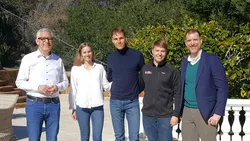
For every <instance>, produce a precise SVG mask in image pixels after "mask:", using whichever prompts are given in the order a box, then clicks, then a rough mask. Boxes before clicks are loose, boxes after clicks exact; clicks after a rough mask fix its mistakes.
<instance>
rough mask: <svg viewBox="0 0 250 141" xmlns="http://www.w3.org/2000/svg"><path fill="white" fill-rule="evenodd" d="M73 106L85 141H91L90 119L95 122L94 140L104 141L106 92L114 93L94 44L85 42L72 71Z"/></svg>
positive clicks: (73, 115) (71, 90)
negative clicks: (96, 60)
mask: <svg viewBox="0 0 250 141" xmlns="http://www.w3.org/2000/svg"><path fill="white" fill-rule="evenodd" d="M70 80H71V81H70V94H69V104H70V109H72V118H73V120H77V121H78V124H79V128H80V134H81V141H89V136H90V135H89V134H90V119H91V120H92V128H93V129H92V133H93V141H101V140H102V129H103V121H104V111H103V90H105V91H108V90H110V87H111V84H110V83H109V82H108V81H107V76H106V71H105V69H104V67H103V66H102V65H101V64H98V63H96V62H95V58H94V51H93V48H92V46H91V45H90V44H88V43H82V44H81V45H80V46H79V49H78V51H77V54H76V58H75V61H74V63H73V67H72V69H71V79H70Z"/></svg>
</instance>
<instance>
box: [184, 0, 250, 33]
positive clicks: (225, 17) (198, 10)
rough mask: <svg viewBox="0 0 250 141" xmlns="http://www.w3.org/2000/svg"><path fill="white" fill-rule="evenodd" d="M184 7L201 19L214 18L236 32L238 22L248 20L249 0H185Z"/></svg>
mask: <svg viewBox="0 0 250 141" xmlns="http://www.w3.org/2000/svg"><path fill="white" fill-rule="evenodd" d="M184 3H185V5H186V9H188V10H190V12H192V15H196V16H198V17H200V19H202V20H203V21H210V20H216V21H218V22H219V23H220V24H221V25H223V27H224V28H226V29H229V30H231V31H236V32H238V29H237V28H236V27H237V26H235V25H238V24H242V23H244V24H246V23H247V22H248V21H249V20H250V11H249V8H250V1H249V0H219V1H218V0H187V1H184Z"/></svg>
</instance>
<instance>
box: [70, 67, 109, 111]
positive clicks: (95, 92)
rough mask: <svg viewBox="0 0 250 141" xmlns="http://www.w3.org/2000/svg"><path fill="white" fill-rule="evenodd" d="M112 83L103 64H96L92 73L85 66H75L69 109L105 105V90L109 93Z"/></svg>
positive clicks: (71, 80) (72, 73)
mask: <svg viewBox="0 0 250 141" xmlns="http://www.w3.org/2000/svg"><path fill="white" fill-rule="evenodd" d="M110 87H111V83H109V82H108V81H107V74H106V71H105V69H104V67H103V66H102V65H101V64H97V63H94V65H93V67H92V68H91V70H90V71H88V70H86V69H85V68H84V65H81V66H73V67H72V69H71V78H70V93H69V105H70V106H69V108H70V109H76V105H77V106H79V107H81V108H91V107H98V106H102V105H103V90H105V91H109V90H110Z"/></svg>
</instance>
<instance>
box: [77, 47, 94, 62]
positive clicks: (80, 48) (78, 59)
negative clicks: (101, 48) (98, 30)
mask: <svg viewBox="0 0 250 141" xmlns="http://www.w3.org/2000/svg"><path fill="white" fill-rule="evenodd" d="M85 47H89V48H90V50H91V51H92V61H93V62H94V61H95V53H94V50H93V47H92V45H90V44H89V43H81V44H80V46H79V48H78V50H77V52H76V57H75V60H74V62H73V66H81V65H82V64H84V60H83V58H82V49H83V48H85Z"/></svg>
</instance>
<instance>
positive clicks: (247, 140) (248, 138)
mask: <svg viewBox="0 0 250 141" xmlns="http://www.w3.org/2000/svg"><path fill="white" fill-rule="evenodd" d="M142 100H143V98H140V99H139V101H140V107H142ZM242 107H243V109H244V111H245V123H244V126H243V132H244V133H245V135H244V136H243V138H242V139H241V136H240V135H239V133H240V132H241V125H240V121H239V117H240V113H239V112H240V111H241V110H242ZM230 110H233V111H234V114H233V115H234V122H233V125H232V132H233V133H234V135H232V136H230V135H229V134H228V133H229V132H230V124H229V121H228V117H229V113H228V111H230ZM141 121H142V120H141ZM180 128H181V123H180ZM176 129H177V126H175V127H174V128H173V138H174V139H176V140H178V141H182V138H181V133H180V135H179V138H178V134H177V132H176ZM218 129H219V128H218ZM221 130H222V132H223V134H222V135H221V139H220V136H219V135H218V136H217V140H218V141H220V140H221V141H250V100H247V99H228V101H227V106H226V110H225V116H224V120H223V123H222V126H221ZM140 133H141V134H144V130H143V125H142V122H141V127H140Z"/></svg>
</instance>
